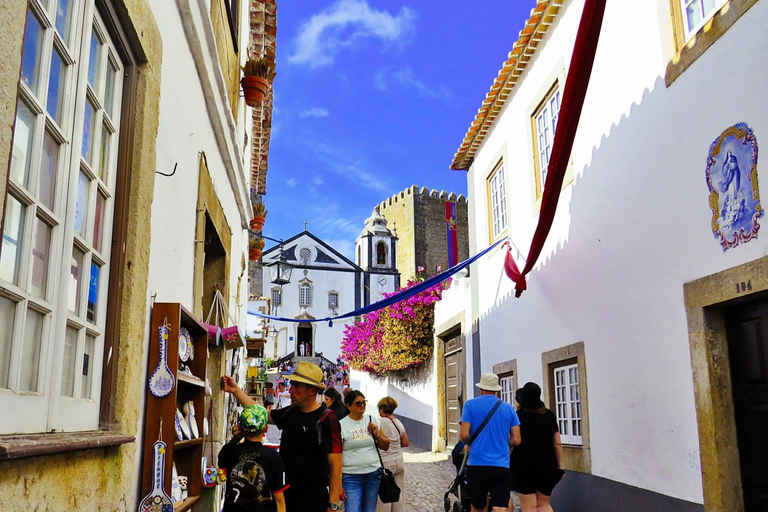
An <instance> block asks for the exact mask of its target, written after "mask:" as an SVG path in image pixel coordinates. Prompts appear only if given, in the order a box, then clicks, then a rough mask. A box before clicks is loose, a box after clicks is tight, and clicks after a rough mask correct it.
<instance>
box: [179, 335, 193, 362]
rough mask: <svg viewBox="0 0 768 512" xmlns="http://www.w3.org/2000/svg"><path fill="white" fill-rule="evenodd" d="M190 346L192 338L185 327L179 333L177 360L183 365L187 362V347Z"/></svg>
mask: <svg viewBox="0 0 768 512" xmlns="http://www.w3.org/2000/svg"><path fill="white" fill-rule="evenodd" d="M191 346H192V338H191V337H190V335H189V331H188V330H187V328H186V327H182V328H181V330H180V331H179V359H181V360H182V361H184V362H185V363H186V362H187V361H189V347H191Z"/></svg>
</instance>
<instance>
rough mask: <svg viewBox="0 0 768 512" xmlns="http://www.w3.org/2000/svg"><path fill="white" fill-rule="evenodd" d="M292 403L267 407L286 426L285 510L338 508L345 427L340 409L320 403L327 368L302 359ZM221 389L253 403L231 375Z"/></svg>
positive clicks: (293, 381)
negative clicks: (320, 393) (340, 418)
mask: <svg viewBox="0 0 768 512" xmlns="http://www.w3.org/2000/svg"><path fill="white" fill-rule="evenodd" d="M286 377H287V378H288V379H289V380H290V381H291V387H290V394H291V406H290V407H287V408H285V409H279V410H273V411H269V423H272V424H274V425H276V426H277V428H279V429H281V430H282V431H283V435H282V439H281V441H280V455H281V456H282V458H283V463H284V464H285V473H286V477H287V481H288V484H289V485H290V487H289V488H288V489H286V491H285V503H286V510H287V512H328V511H335V510H339V508H340V506H341V505H340V499H341V429H340V427H339V420H338V418H337V417H336V414H335V413H333V411H331V410H330V409H326V408H325V406H324V405H322V406H321V405H320V404H318V403H317V393H318V391H320V390H323V389H325V385H324V384H323V371H322V370H321V369H320V368H319V367H318V366H315V365H314V364H312V363H307V362H301V363H299V364H298V365H297V366H296V369H295V370H294V371H293V373H292V374H290V375H287V376H286ZM221 384H222V389H223V390H224V391H226V392H228V393H232V394H233V395H235V397H236V398H237V400H238V401H239V402H240V403H241V404H242V405H244V406H245V405H250V404H252V403H254V401H253V399H251V397H249V396H248V395H247V394H245V392H243V390H242V389H240V388H239V387H238V385H237V383H236V382H235V381H234V379H232V378H231V377H229V376H226V375H225V376H224V377H222V378H221Z"/></svg>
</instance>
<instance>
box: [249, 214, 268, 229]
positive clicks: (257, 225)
mask: <svg viewBox="0 0 768 512" xmlns="http://www.w3.org/2000/svg"><path fill="white" fill-rule="evenodd" d="M266 220H267V217H266V216H264V215H254V216H253V218H252V219H251V229H252V230H253V231H256V232H257V233H261V230H262V229H264V222H266Z"/></svg>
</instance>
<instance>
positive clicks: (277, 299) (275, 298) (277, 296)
mask: <svg viewBox="0 0 768 512" xmlns="http://www.w3.org/2000/svg"><path fill="white" fill-rule="evenodd" d="M282 303H283V291H282V290H281V289H280V288H273V289H272V305H273V306H279V305H281V304H282Z"/></svg>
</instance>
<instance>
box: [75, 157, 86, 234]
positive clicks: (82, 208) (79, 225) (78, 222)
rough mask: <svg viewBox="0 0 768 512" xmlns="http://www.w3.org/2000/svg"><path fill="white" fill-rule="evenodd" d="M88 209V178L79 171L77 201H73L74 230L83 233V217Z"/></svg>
mask: <svg viewBox="0 0 768 512" xmlns="http://www.w3.org/2000/svg"><path fill="white" fill-rule="evenodd" d="M87 209H88V178H87V177H86V176H85V174H83V171H80V177H79V178H78V180H77V202H76V203H75V232H76V233H77V234H79V235H80V236H84V235H85V218H86V212H87Z"/></svg>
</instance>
